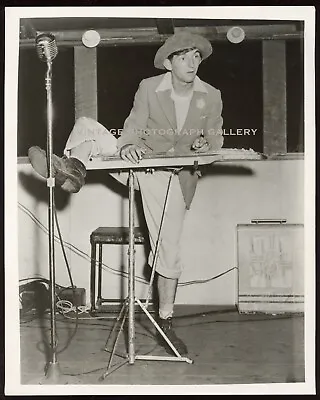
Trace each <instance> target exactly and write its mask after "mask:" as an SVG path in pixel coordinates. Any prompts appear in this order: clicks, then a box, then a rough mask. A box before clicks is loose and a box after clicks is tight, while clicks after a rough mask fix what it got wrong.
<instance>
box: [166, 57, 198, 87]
mask: <svg viewBox="0 0 320 400" xmlns="http://www.w3.org/2000/svg"><path fill="white" fill-rule="evenodd" d="M169 62H170V61H169ZM200 63H201V55H200V52H199V50H197V49H194V50H190V51H188V52H187V53H184V54H179V55H174V56H173V57H172V59H171V62H170V64H171V72H172V74H173V75H174V77H175V78H176V79H177V80H179V81H180V82H184V83H191V82H193V81H194V78H195V76H196V74H197V71H198V68H199V65H200Z"/></svg>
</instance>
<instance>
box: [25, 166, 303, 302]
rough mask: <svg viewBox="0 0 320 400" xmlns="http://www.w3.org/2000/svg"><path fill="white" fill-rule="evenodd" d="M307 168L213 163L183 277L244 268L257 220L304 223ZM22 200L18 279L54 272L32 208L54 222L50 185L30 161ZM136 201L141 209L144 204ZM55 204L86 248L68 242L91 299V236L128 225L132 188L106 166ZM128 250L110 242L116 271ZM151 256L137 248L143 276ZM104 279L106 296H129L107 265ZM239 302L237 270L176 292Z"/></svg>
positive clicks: (141, 292) (197, 206)
mask: <svg viewBox="0 0 320 400" xmlns="http://www.w3.org/2000/svg"><path fill="white" fill-rule="evenodd" d="M303 174H304V161H303V160H267V161H246V162H241V164H240V163H234V162H233V163H231V162H230V163H223V164H220V165H219V164H216V165H215V166H214V167H210V168H207V170H206V174H205V175H204V176H203V178H202V179H201V180H200V181H199V186H198V190H197V193H196V196H195V198H194V202H193V204H192V208H191V210H190V211H188V213H187V218H186V221H185V227H184V232H183V235H182V249H183V258H184V265H185V270H184V272H183V274H182V276H181V279H180V282H181V283H182V282H188V281H195V280H207V279H210V278H212V277H214V276H216V275H219V274H221V273H223V272H224V271H226V270H229V269H231V268H234V267H236V266H237V254H236V225H237V224H241V223H250V221H251V219H254V218H260V219H262V218H284V219H287V221H288V223H303V221H304V219H303V193H304V190H303V186H304V183H303ZM138 200H139V199H138ZM18 201H19V203H20V206H19V214H18V218H19V219H18V221H19V224H18V227H19V232H18V254H19V278H20V279H22V278H28V277H32V276H35V275H41V276H43V277H48V236H47V234H46V233H45V232H43V230H41V229H40V228H39V227H38V225H37V224H36V223H35V222H34V221H33V220H32V219H31V218H30V214H26V209H25V207H26V208H27V209H28V210H29V211H30V212H32V213H33V214H34V215H35V217H36V218H37V219H38V220H39V221H41V222H42V223H43V224H44V225H45V226H47V214H48V209H47V187H46V184H45V181H44V180H43V179H41V178H39V177H38V176H37V175H36V174H35V173H34V172H33V170H32V168H31V166H30V165H29V164H18ZM137 204H138V205H137V213H138V215H140V214H141V207H140V202H139V201H138V202H137ZM21 205H22V206H21ZM56 207H57V215H58V220H59V224H60V229H61V233H62V236H63V239H64V241H65V242H68V243H70V244H72V245H73V246H75V248H78V249H79V250H80V251H81V252H82V253H80V252H79V250H76V252H74V251H72V250H71V249H70V246H67V247H66V253H67V256H68V260H69V264H70V268H71V272H72V277H73V280H74V283H75V285H77V286H78V287H85V288H86V291H87V299H88V301H89V273H90V262H89V254H90V243H89V236H90V233H91V231H92V230H94V229H95V228H97V227H98V226H103V225H105V226H112V225H114V226H119V225H123V226H127V225H128V216H127V207H128V200H127V191H126V188H125V187H123V186H122V185H121V184H120V183H118V182H116V181H114V180H113V178H111V177H110V176H109V175H108V174H107V173H106V171H90V172H89V173H88V179H87V184H86V185H85V186H84V187H83V189H82V190H81V191H80V192H79V193H77V194H74V195H71V196H69V195H68V194H66V193H64V192H62V191H61V190H60V189H56ZM27 212H28V211H27ZM143 222H144V221H143V219H142V218H141V217H140V223H141V224H143ZM107 247H108V248H107ZM75 248H74V249H75ZM55 249H56V253H55V264H56V282H57V283H58V284H60V285H65V286H68V285H69V284H70V282H69V280H68V279H69V278H68V273H67V269H66V266H65V262H64V258H63V254H62V251H61V248H60V245H59V243H56V244H55ZM126 251H127V249H126V248H122V247H121V246H104V262H105V264H106V265H107V266H108V267H111V268H113V269H114V270H116V272H119V270H121V269H124V270H126V265H127V254H126ZM145 261H146V253H145V250H144V248H143V246H137V247H136V276H139V277H143V276H145ZM104 282H105V285H104V289H103V295H104V296H105V297H107V298H114V299H118V298H120V297H123V296H126V289H127V286H126V280H125V279H121V278H120V277H119V275H118V274H117V273H115V272H114V271H110V270H109V269H108V268H107V267H105V269H104ZM146 290H147V286H146V285H145V284H143V283H140V282H137V283H136V294H137V296H138V297H144V296H145V294H146ZM236 301H237V269H233V270H231V271H230V272H228V273H226V274H225V275H223V276H221V277H219V278H217V279H212V280H210V281H208V282H207V283H202V284H199V283H198V284H192V285H185V286H180V288H179V290H178V293H177V298H176V303H177V304H216V305H233V304H235V303H236Z"/></svg>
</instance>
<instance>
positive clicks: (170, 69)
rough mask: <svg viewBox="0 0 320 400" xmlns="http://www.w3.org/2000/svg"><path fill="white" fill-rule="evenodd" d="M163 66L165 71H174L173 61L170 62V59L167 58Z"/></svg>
mask: <svg viewBox="0 0 320 400" xmlns="http://www.w3.org/2000/svg"><path fill="white" fill-rule="evenodd" d="M163 66H164V67H165V69H167V70H168V71H172V65H171V61H170V60H169V59H168V58H166V59H165V60H164V61H163Z"/></svg>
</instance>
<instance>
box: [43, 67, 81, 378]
mask: <svg viewBox="0 0 320 400" xmlns="http://www.w3.org/2000/svg"><path fill="white" fill-rule="evenodd" d="M46 62H47V72H46V76H45V86H46V92H47V167H48V178H47V187H48V188H49V199H48V200H49V207H48V221H49V222H48V225H49V278H50V299H51V309H50V325H51V338H50V339H51V343H50V361H49V362H48V363H47V364H46V368H45V377H44V379H42V380H41V382H40V384H45V385H57V384H60V385H66V384H76V383H80V382H81V380H80V379H78V378H76V377H72V376H66V375H62V373H61V370H60V366H59V363H58V360H57V340H56V337H57V335H56V293H55V288H56V282H55V257H54V256H55V252H54V207H55V205H54V188H55V178H54V173H53V172H54V171H53V163H52V159H53V140H52V137H53V135H52V125H53V105H52V60H51V59H47V61H46Z"/></svg>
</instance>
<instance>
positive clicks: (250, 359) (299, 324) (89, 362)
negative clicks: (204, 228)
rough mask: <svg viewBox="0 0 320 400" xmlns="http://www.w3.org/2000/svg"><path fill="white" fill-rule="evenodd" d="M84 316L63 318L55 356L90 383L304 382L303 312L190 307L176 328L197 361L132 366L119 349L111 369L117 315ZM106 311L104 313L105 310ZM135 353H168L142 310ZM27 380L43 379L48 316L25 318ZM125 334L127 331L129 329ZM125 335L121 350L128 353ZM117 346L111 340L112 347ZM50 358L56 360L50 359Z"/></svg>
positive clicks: (68, 373) (23, 340)
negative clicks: (112, 334) (107, 348)
mask: <svg viewBox="0 0 320 400" xmlns="http://www.w3.org/2000/svg"><path fill="white" fill-rule="evenodd" d="M103 316H106V317H108V318H109V319H92V317H90V316H89V315H88V314H82V315H80V316H79V318H80V317H81V318H84V317H85V318H88V319H79V320H78V327H77V330H76V331H75V327H76V324H75V321H74V320H72V319H66V318H64V317H63V316H61V315H58V316H57V336H58V352H57V360H58V362H59V366H60V368H61V371H62V374H63V376H64V377H65V378H68V377H69V378H70V380H72V379H73V383H74V382H77V381H79V383H81V384H85V385H87V384H89V385H101V384H102V385H114V384H123V385H216V384H240V383H241V384H251V383H285V382H287V383H288V382H289V383H291V382H304V318H303V315H301V314H278V315H274V316H272V315H266V314H239V313H238V311H237V310H236V309H234V308H232V309H230V308H226V307H224V308H223V307H222V308H220V309H219V308H217V307H208V306H207V307H199V306H197V307H187V308H186V307H184V308H183V309H179V310H178V311H177V317H176V318H175V329H176V332H177V334H178V335H179V336H180V337H181V338H182V339H183V340H184V341H185V343H186V344H187V346H188V348H189V357H190V358H191V359H192V360H193V361H194V363H193V364H188V363H186V362H177V361H155V360H152V361H142V360H136V361H135V363H134V365H129V364H128V363H127V362H126V359H123V358H121V357H120V356H118V355H115V356H114V357H113V361H112V364H113V367H112V368H111V370H110V372H111V373H110V374H109V375H108V376H107V377H106V378H105V379H104V380H103V381H100V380H99V378H100V377H101V376H102V375H103V373H104V372H105V371H106V369H107V365H108V360H109V357H110V352H107V351H105V350H104V347H105V343H106V340H107V338H108V336H109V333H110V330H111V328H112V327H113V326H114V320H113V319H110V317H111V316H112V315H110V314H109V315H107V314H103ZM100 317H101V316H100ZM135 327H136V342H135V345H136V353H137V354H150V355H163V356H165V355H167V353H166V352H165V351H164V349H162V348H161V347H160V346H158V345H157V344H156V342H155V340H154V333H155V328H154V326H153V325H152V324H151V323H150V322H149V320H148V319H147V318H146V316H145V315H144V314H143V315H141V314H136V325H135ZM20 332H21V384H35V383H37V382H39V384H42V383H41V382H43V377H44V376H45V374H44V367H45V364H46V355H45V353H46V351H45V348H46V346H45V343H46V342H47V341H48V340H49V339H50V319H49V316H46V317H45V318H44V319H42V320H39V319H37V318H34V319H33V320H31V321H28V320H24V321H22V323H21V331H20ZM125 332H126V331H125ZM125 343H126V340H125V338H124V335H123V334H121V335H120V336H119V341H118V344H117V346H116V351H117V352H125ZM111 348H112V346H111ZM49 359H50V358H49ZM121 363H122V365H121Z"/></svg>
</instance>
